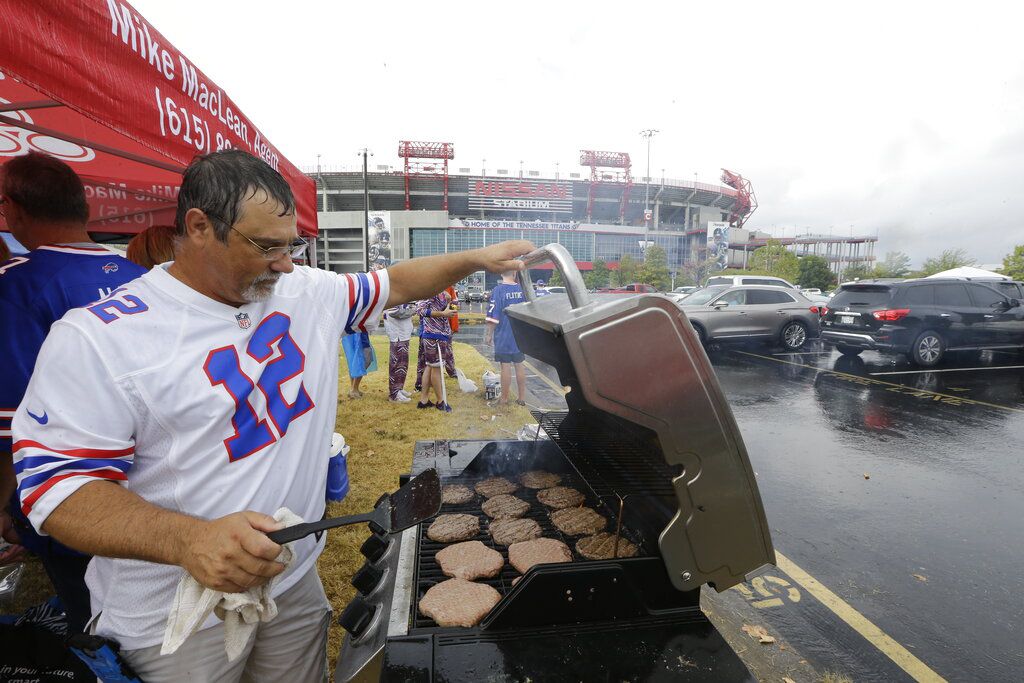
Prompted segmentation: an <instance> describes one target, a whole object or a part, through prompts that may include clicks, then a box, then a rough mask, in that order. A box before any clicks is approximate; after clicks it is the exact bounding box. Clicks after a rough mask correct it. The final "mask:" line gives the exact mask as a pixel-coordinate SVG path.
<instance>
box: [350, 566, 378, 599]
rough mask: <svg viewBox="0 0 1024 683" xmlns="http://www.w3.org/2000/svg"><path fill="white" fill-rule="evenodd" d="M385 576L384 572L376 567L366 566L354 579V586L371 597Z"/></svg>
mask: <svg viewBox="0 0 1024 683" xmlns="http://www.w3.org/2000/svg"><path fill="white" fill-rule="evenodd" d="M383 576H384V570H383V569H378V568H377V567H374V566H373V565H372V564H364V565H363V568H362V569H360V570H359V571H357V572H356V575H355V576H353V577H352V585H353V586H355V589H356V590H357V591H359V592H360V593H362V594H363V595H369V594H370V593H371V592H373V589H374V588H376V587H377V584H378V583H380V580H381V578H383Z"/></svg>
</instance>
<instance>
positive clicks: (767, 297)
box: [747, 289, 795, 304]
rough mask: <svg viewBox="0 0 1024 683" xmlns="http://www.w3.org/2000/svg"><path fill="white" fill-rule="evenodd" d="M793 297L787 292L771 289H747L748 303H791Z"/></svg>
mask: <svg viewBox="0 0 1024 683" xmlns="http://www.w3.org/2000/svg"><path fill="white" fill-rule="evenodd" d="M794 301H795V299H794V298H793V297H791V296H790V295H789V294H786V293H785V292H779V291H772V290H770V289H751V290H748V291H747V304H791V303H793V302H794Z"/></svg>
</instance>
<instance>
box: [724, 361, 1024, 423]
mask: <svg viewBox="0 0 1024 683" xmlns="http://www.w3.org/2000/svg"><path fill="white" fill-rule="evenodd" d="M736 353H739V354H742V355H744V356H752V357H754V358H763V359H764V360H770V361H774V362H776V363H783V364H785V365H796V366H799V367H801V368H807V369H809V370H816V371H818V372H827V373H830V374H833V375H837V376H839V377H852V378H854V379H856V380H858V381H866V382H871V383H873V384H882V385H884V386H887V387H897V388H899V389H907V388H913V389H914V392H916V393H921V394H928V395H930V396H939V397H941V398H951V399H953V400H955V401H959V402H961V403H973V404H974V405H979V406H987V407H989V408H998V409H999V410H1009V411H1011V412H1014V413H1024V410H1022V409H1020V408H1012V407H1010V406H1001V405H999V404H998V403H988V402H987V401H979V400H977V399H973V398H964V397H963V396H952V395H950V394H942V393H939V392H937V391H928V390H927V389H918V388H916V387H907V386H906V385H904V384H896V383H894V382H886V381H885V380H881V379H875V378H874V377H863V376H861V375H854V374H853V373H849V372H840V371H839V370H829V369H828V368H819V367H816V366H814V365H807V364H806V363H797V362H794V361H791V360H782V359H781V358H772V357H771V356H762V355H761V354H759V353H749V352H747V351H736Z"/></svg>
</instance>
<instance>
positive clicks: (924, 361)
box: [910, 330, 946, 368]
mask: <svg viewBox="0 0 1024 683" xmlns="http://www.w3.org/2000/svg"><path fill="white" fill-rule="evenodd" d="M945 351H946V344H945V343H944V342H943V341H942V337H941V336H939V333H938V332H935V331H933V330H925V331H924V332H922V333H921V334H919V335H917V339H916V340H915V341H914V345H913V346H912V347H911V348H910V360H912V361H914V363H915V364H917V365H920V366H921V367H925V368H930V367H934V366H935V365H938V364H939V361H940V360H942V356H943V354H944V353H945Z"/></svg>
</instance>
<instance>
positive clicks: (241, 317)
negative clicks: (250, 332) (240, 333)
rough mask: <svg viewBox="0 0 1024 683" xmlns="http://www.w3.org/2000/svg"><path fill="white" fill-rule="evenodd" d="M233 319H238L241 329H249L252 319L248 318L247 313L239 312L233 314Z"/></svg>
mask: <svg viewBox="0 0 1024 683" xmlns="http://www.w3.org/2000/svg"><path fill="white" fill-rule="evenodd" d="M235 320H237V321H238V326H239V327H241V328H242V329H243V330H247V329H249V326H250V325H252V321H251V320H249V314H248V313H239V314H238V315H236V316H235Z"/></svg>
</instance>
